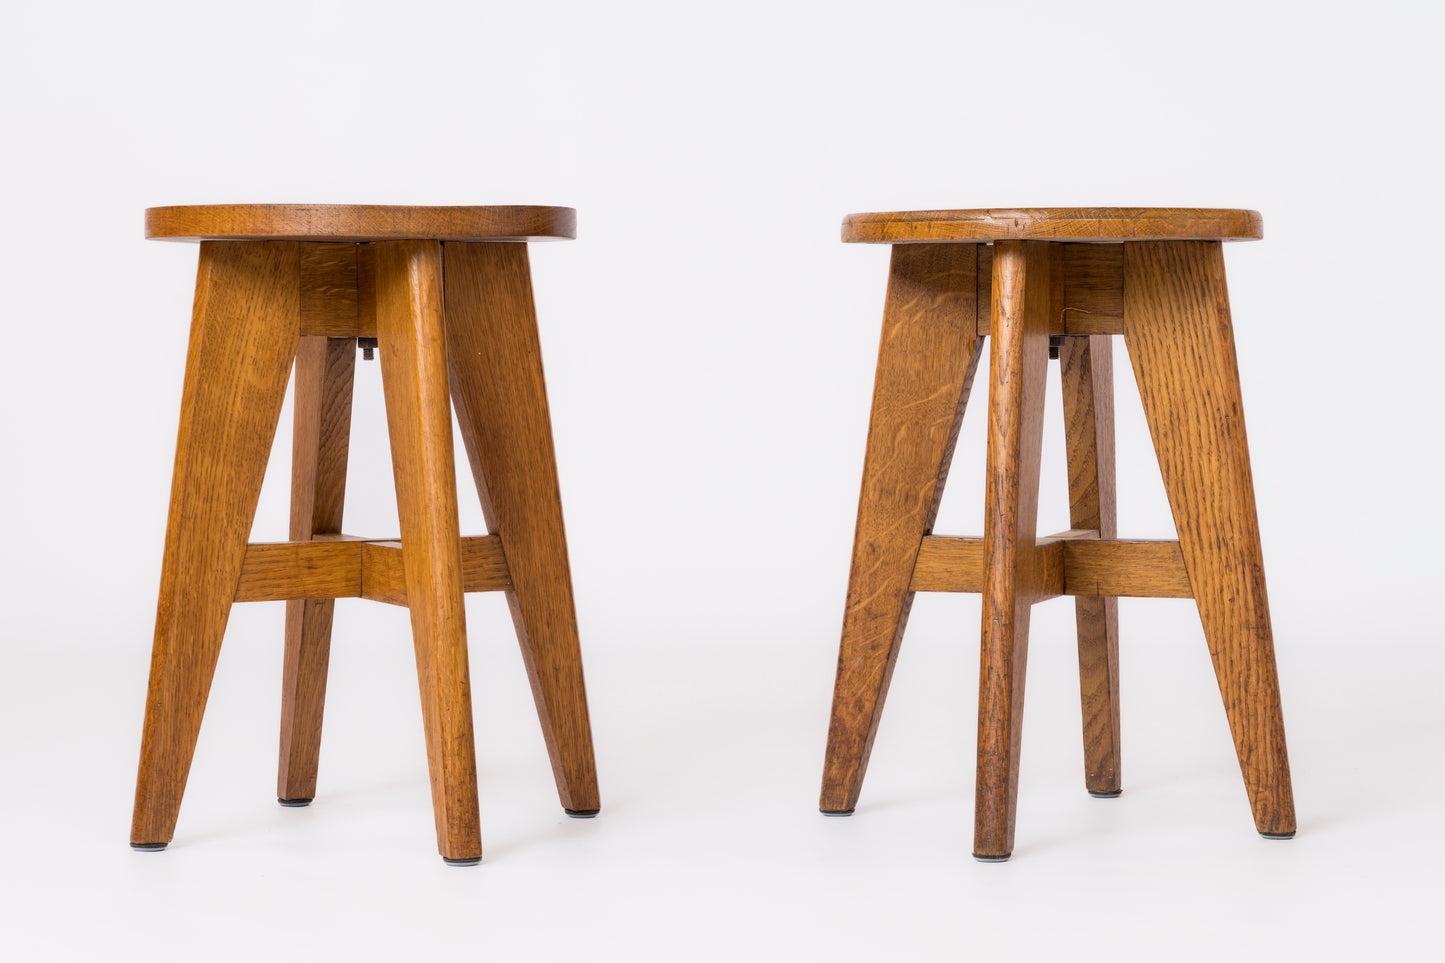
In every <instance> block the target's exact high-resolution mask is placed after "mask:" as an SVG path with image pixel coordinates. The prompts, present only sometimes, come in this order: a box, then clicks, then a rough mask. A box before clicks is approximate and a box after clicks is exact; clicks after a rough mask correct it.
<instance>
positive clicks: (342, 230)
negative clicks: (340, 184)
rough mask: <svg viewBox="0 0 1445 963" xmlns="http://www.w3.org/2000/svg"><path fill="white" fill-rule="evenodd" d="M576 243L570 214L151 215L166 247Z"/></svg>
mask: <svg viewBox="0 0 1445 963" xmlns="http://www.w3.org/2000/svg"><path fill="white" fill-rule="evenodd" d="M576 236H577V212H576V211H575V210H574V209H572V208H570V207H531V206H522V207H400V206H394V205H387V204H202V205H195V206H189V207H151V208H147V209H146V237H148V238H158V239H161V240H167V241H206V240H233V241H402V240H440V241H547V240H555V239H571V238H575V237H576Z"/></svg>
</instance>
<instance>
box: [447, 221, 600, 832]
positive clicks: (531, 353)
mask: <svg viewBox="0 0 1445 963" xmlns="http://www.w3.org/2000/svg"><path fill="white" fill-rule="evenodd" d="M442 257H443V259H444V261H445V272H446V312H445V313H446V336H447V363H448V366H449V367H448V370H449V373H450V377H451V389H452V397H453V400H454V403H455V406H456V412H457V424H458V426H459V427H460V428H461V435H462V440H463V441H464V443H465V444H466V449H467V457H468V460H469V461H470V462H471V467H472V475H473V477H474V479H475V480H476V486H477V494H478V495H479V497H480V499H481V502H482V512H483V515H484V516H485V517H486V520H487V527H488V529H490V530H491V531H492V532H493V533H494V534H496V535H499V536H500V537H501V539H502V544H503V545H504V546H505V547H506V555H507V567H508V569H509V570H510V572H511V576H512V587H511V588H510V589H508V590H507V603H508V607H509V608H510V609H511V612H512V622H513V624H514V625H515V626H516V630H517V641H518V642H519V643H520V645H521V647H522V661H523V664H524V665H525V666H526V668H527V678H528V680H529V681H530V682H531V685H532V696H533V699H534V701H535V703H536V706H537V717H538V720H539V721H540V723H541V726H542V737H543V740H544V741H545V742H546V745H547V753H548V756H549V757H550V759H551V762H552V774H553V777H554V779H555V780H556V783H557V795H558V797H559V799H560V800H561V803H562V806H563V808H564V809H566V810H569V811H571V812H575V813H579V814H582V813H589V812H596V810H597V808H598V806H599V805H600V798H599V796H598V791H597V763H596V760H595V758H594V756H593V751H592V723H591V720H590V718H589V716H588V712H587V689H586V685H585V683H584V680H583V673H582V648H581V643H580V641H579V639H578V634H577V612H576V605H575V602H574V600H573V594H572V576H571V573H570V571H569V568H568V564H567V535H566V529H565V526H564V525H563V521H562V495H561V490H560V488H559V486H558V482H557V460H556V454H555V451H554V448H553V444H552V421H551V415H550V414H549V412H548V408H547V385H546V381H545V379H544V377H543V372H542V347H541V341H540V338H539V336H538V332H537V312H536V307H535V305H534V303H533V299H532V279H531V273H530V268H529V263H528V259H527V245H525V244H507V243H477V244H467V243H459V242H448V243H447V244H446V246H445V247H444V248H443V250H442Z"/></svg>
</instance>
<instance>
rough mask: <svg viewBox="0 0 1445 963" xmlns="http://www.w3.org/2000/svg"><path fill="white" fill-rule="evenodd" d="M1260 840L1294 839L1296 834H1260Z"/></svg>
mask: <svg viewBox="0 0 1445 963" xmlns="http://www.w3.org/2000/svg"><path fill="white" fill-rule="evenodd" d="M1259 838H1260V839H1294V833H1293V832H1292V831H1291V832H1288V833H1260V834H1259Z"/></svg>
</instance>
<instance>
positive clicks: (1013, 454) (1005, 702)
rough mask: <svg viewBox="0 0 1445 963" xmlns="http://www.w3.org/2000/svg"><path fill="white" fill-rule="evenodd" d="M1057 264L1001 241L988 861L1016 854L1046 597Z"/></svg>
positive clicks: (984, 829)
mask: <svg viewBox="0 0 1445 963" xmlns="http://www.w3.org/2000/svg"><path fill="white" fill-rule="evenodd" d="M1053 261H1054V252H1053V251H1051V249H1050V246H1049V245H1048V244H1045V243H1042V242H1038V241H1001V242H999V243H998V244H996V245H995V246H994V263H993V335H992V337H991V338H990V339H989V340H990V342H991V348H990V356H989V392H988V402H989V404H988V476H987V478H988V482H987V487H986V489H985V513H984V529H983V531H984V534H983V540H984V549H983V552H984V566H985V568H984V586H983V642H982V645H981V653H980V670H979V686H978V691H979V706H978V773H977V781H976V783H975V805H974V846H973V851H974V855H975V856H976V857H978V858H981V859H990V860H992V859H1006V858H1008V856H1009V855H1010V854H1011V853H1012V852H1013V842H1014V816H1015V811H1016V801H1017V798H1018V771H1019V747H1020V743H1021V740H1022V735H1023V707H1024V678H1025V668H1026V663H1027V659H1028V634H1029V614H1030V609H1031V607H1032V605H1033V603H1034V602H1035V601H1038V600H1039V599H1040V598H1042V597H1043V595H1044V591H1043V588H1044V587H1043V586H1042V585H1040V584H1039V581H1038V575H1039V571H1040V570H1039V563H1038V559H1037V558H1036V557H1035V554H1036V548H1035V540H1036V524H1037V520H1038V502H1039V458H1040V454H1041V449H1042V444H1043V414H1044V391H1045V385H1046V383H1047V381H1046V375H1047V373H1048V363H1049V317H1050V314H1051V311H1052V308H1051V303H1052V296H1053V287H1054V283H1055V281H1056V275H1055V273H1054V272H1055V265H1054V264H1053V263H1052V262H1053Z"/></svg>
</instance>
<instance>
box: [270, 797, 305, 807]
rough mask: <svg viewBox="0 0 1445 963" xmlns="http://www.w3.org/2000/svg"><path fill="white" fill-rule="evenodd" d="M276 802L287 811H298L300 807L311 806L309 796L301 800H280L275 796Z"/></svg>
mask: <svg viewBox="0 0 1445 963" xmlns="http://www.w3.org/2000/svg"><path fill="white" fill-rule="evenodd" d="M276 801H277V802H278V803H280V804H281V805H283V806H286V807H287V808H289V809H300V808H301V807H302V806H309V805H311V797H310V796H307V797H305V798H303V799H282V798H281V797H280V796H277V797H276Z"/></svg>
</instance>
